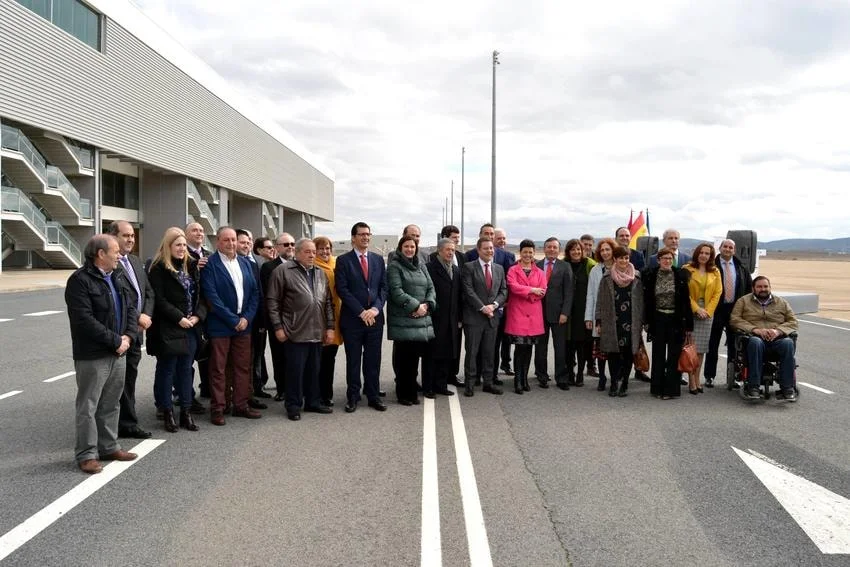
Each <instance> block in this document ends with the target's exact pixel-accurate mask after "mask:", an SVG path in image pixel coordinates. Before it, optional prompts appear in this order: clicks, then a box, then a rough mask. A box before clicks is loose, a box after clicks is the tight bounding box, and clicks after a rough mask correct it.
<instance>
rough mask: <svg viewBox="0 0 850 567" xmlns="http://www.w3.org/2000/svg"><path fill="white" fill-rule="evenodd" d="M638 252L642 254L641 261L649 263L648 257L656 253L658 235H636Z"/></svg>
mask: <svg viewBox="0 0 850 567" xmlns="http://www.w3.org/2000/svg"><path fill="white" fill-rule="evenodd" d="M637 249H638V252H640V253H641V254H643V261H644V262H646V265H647V266H648V265H649V257H650V256H652V255H654V254H658V237H657V236H638V239H637Z"/></svg>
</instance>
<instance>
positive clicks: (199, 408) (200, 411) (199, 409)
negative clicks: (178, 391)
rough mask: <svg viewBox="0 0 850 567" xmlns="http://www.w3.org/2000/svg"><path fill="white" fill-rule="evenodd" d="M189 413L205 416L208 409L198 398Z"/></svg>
mask: <svg viewBox="0 0 850 567" xmlns="http://www.w3.org/2000/svg"><path fill="white" fill-rule="evenodd" d="M189 412H190V413H193V414H195V415H204V414H205V413H207V408H205V407H204V404H202V403H201V402H199V401H198V400H197V398H195V399H193V400H192V405H191V407H189Z"/></svg>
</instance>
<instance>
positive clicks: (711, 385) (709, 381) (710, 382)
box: [705, 378, 714, 388]
mask: <svg viewBox="0 0 850 567" xmlns="http://www.w3.org/2000/svg"><path fill="white" fill-rule="evenodd" d="M705 387H706V388H714V378H706V379H705Z"/></svg>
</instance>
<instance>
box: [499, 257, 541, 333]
mask: <svg viewBox="0 0 850 567" xmlns="http://www.w3.org/2000/svg"><path fill="white" fill-rule="evenodd" d="M532 266H533V267H532V268H531V273H529V274H528V275H525V271H524V270H523V269H522V265H521V264H520V263H519V262H517V263H516V264H514V265H513V266H511V268H510V269H509V270H508V278H507V279H508V295H509V297H510V301H508V302H507V305H506V306H505V317H507V319H506V320H505V333H507V334H509V335H514V336H517V337H534V336H537V335H542V334H543V331H544V328H543V298H542V297H537V296H536V295H531V294H530V291H531V288H533V287H539V288H543V290H544V291H546V274H545V273H543V270H541V269H540V268H538V267H537V265H536V264H532Z"/></svg>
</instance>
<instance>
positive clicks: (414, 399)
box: [410, 396, 422, 406]
mask: <svg viewBox="0 0 850 567" xmlns="http://www.w3.org/2000/svg"><path fill="white" fill-rule="evenodd" d="M410 401H411V402H413V405H414V406H418V405H419V404H421V403H422V402H421V401H420V400H419V396H416V397H415V398H410Z"/></svg>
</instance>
